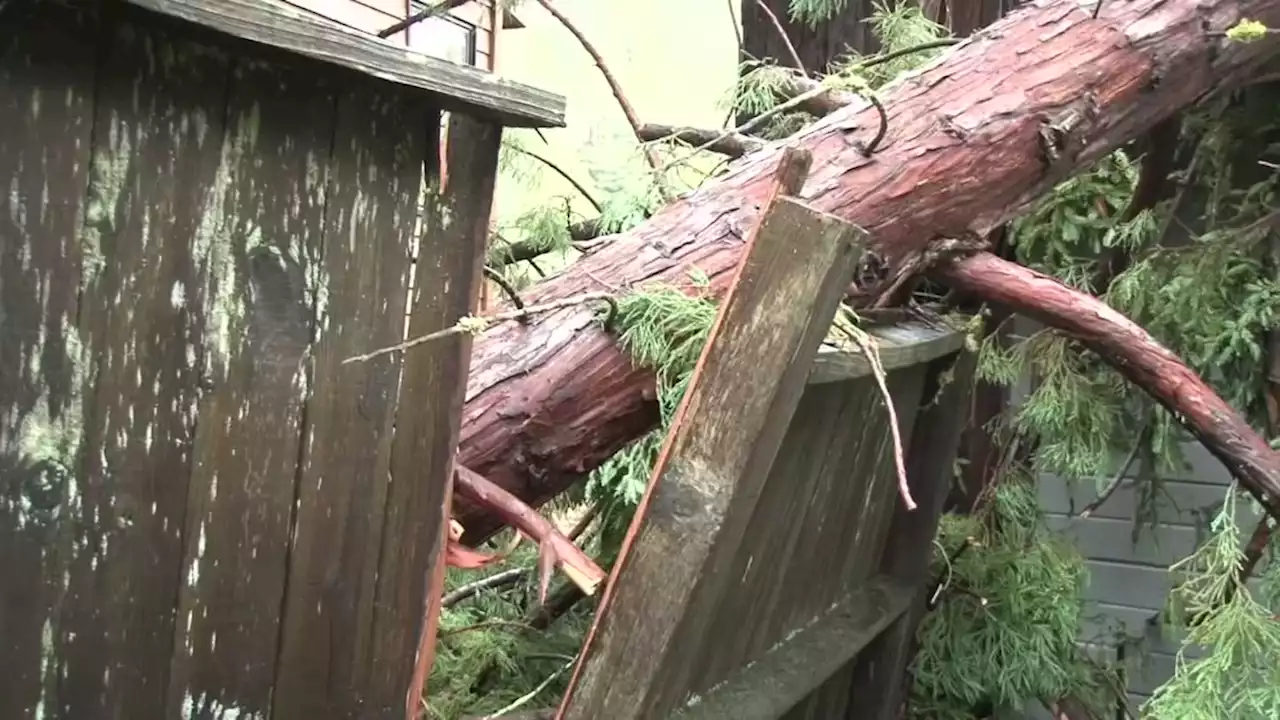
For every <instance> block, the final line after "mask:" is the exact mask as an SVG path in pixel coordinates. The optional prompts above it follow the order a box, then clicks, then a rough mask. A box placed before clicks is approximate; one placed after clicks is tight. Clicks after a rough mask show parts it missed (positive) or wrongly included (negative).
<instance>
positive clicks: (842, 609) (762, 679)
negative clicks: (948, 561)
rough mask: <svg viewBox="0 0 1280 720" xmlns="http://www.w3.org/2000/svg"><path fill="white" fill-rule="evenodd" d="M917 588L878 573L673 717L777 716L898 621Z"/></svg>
mask: <svg viewBox="0 0 1280 720" xmlns="http://www.w3.org/2000/svg"><path fill="white" fill-rule="evenodd" d="M912 597H913V592H912V591H911V590H910V589H909V588H908V587H906V586H904V585H902V584H900V583H897V582H894V581H893V580H890V579H888V578H886V577H883V576H879V577H874V578H871V579H868V581H867V582H866V584H864V585H862V586H860V587H858V588H856V589H855V590H853V591H851V592H850V593H849V594H847V595H845V596H844V598H842V599H841V601H840V602H838V603H836V605H835V606H833V607H832V608H831V609H830V610H828V611H827V612H826V613H824V614H822V615H821V616H819V617H817V618H814V620H813V621H812V622H810V623H809V624H808V625H806V626H804V627H803V628H801V629H799V630H797V631H795V632H794V633H792V634H790V635H788V637H787V639H785V640H783V641H782V642H780V643H778V644H777V645H775V646H773V647H772V648H770V649H769V651H768V652H766V653H765V654H764V655H763V656H762V657H760V658H759V659H757V660H755V661H753V662H752V663H751V664H750V665H747V666H746V667H744V668H742V669H741V670H739V671H738V672H737V673H735V674H734V675H732V676H730V677H729V678H728V679H727V680H725V681H724V682H722V683H720V684H719V685H716V686H715V687H713V688H711V689H710V690H707V691H706V692H703V693H699V694H698V695H695V696H694V697H693V698H690V700H689V701H688V702H687V703H686V704H685V706H684V707H683V708H681V709H680V710H678V711H677V712H675V713H674V714H672V716H671V717H672V720H721V719H722V718H735V720H775V719H776V718H779V717H783V716H784V715H785V714H786V712H787V711H788V710H790V709H791V708H793V707H795V706H796V705H797V704H798V703H799V702H800V701H802V700H803V699H804V698H806V697H807V696H809V694H810V693H812V692H813V691H814V690H816V689H817V688H818V687H819V686H821V685H822V683H824V682H826V680H827V679H828V678H830V677H831V676H832V675H834V674H835V673H836V672H838V671H839V670H840V668H842V667H844V666H845V665H846V664H847V663H848V662H849V661H850V660H851V659H853V658H854V657H855V656H857V655H858V653H859V652H861V651H862V649H863V648H865V647H866V646H867V645H870V644H871V641H872V640H875V639H876V638H877V637H879V636H880V633H882V632H884V631H885V630H886V629H887V628H888V627H889V625H890V624H891V623H892V622H893V621H894V620H897V619H898V617H900V616H901V615H902V614H903V613H904V612H905V611H906V609H907V607H908V606H909V605H910V604H911V598H912Z"/></svg>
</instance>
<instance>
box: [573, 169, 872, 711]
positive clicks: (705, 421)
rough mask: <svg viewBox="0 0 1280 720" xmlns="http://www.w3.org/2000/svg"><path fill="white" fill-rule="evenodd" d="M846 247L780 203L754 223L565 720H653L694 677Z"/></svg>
mask: <svg viewBox="0 0 1280 720" xmlns="http://www.w3.org/2000/svg"><path fill="white" fill-rule="evenodd" d="M784 157H785V156H784ZM785 162H786V161H785V160H784V163H785ZM856 234H857V233H856V232H855V229H854V228H853V227H852V226H848V225H845V224H843V223H841V222H839V221H835V220H834V219H833V218H830V217H829V216H825V215H821V214H819V213H815V212H813V211H812V210H810V209H808V208H805V207H804V206H802V205H799V204H796V203H794V202H792V201H790V200H786V199H778V200H776V201H775V202H774V203H773V204H772V205H771V207H770V208H768V209H766V210H765V212H764V214H763V220H762V222H761V224H760V225H759V226H758V227H757V228H756V229H755V232H754V233H753V234H752V237H751V240H750V241H749V243H750V244H749V247H748V250H747V252H746V255H745V258H744V260H743V263H742V265H741V266H740V268H739V270H738V275H737V277H736V278H735V282H734V285H733V286H732V288H731V289H730V291H729V294H728V297H727V298H726V299H725V301H724V304H723V306H722V307H721V310H720V313H719V314H718V316H717V321H716V326H715V327H714V328H713V329H712V332H711V336H710V340H709V341H708V344H707V347H706V349H705V350H704V352H703V356H702V359H701V360H700V362H699V366H698V369H697V370H695V373H694V378H693V380H692V383H691V386H690V389H689V391H688V393H687V395H686V397H685V401H684V403H683V405H682V407H681V411H680V413H679V414H678V415H677V418H676V421H675V423H674V430H673V431H672V433H671V435H670V436H669V439H668V442H667V446H666V447H665V448H664V451H663V455H662V457H661V458H660V459H659V461H658V466H657V468H656V469H655V473H654V474H655V477H654V480H653V481H652V483H651V487H650V490H649V492H648V493H647V496H646V498H645V501H644V502H643V503H642V506H641V510H640V512H639V513H638V517H637V520H636V521H635V523H633V526H632V531H631V535H630V537H629V538H628V543H627V544H628V545H629V546H630V547H624V550H623V554H622V557H621V558H620V559H619V561H618V565H619V568H618V569H615V573H614V577H613V579H612V581H611V583H610V586H609V589H608V590H607V591H606V595H605V598H604V599H603V600H602V603H601V609H600V611H599V612H598V613H597V620H596V624H595V627H594V628H593V630H592V635H591V636H590V637H588V640H587V642H586V644H585V645H584V650H583V653H584V655H583V660H582V661H580V664H579V669H578V673H577V675H576V676H575V680H574V684H573V685H572V686H571V688H570V691H569V693H568V694H567V696H566V700H565V703H564V706H563V716H564V717H565V718H584V719H585V718H600V717H610V718H619V719H621V718H642V717H660V716H664V715H665V714H666V713H668V712H670V711H672V710H674V709H675V708H676V707H677V706H678V705H679V704H681V703H682V702H683V701H684V699H685V698H686V697H687V695H688V693H689V692H690V691H691V690H692V689H693V688H691V687H690V681H691V680H692V679H693V678H692V677H691V670H692V669H693V668H692V666H693V665H694V664H695V663H696V662H697V660H698V653H699V648H701V647H702V646H703V644H704V643H706V642H708V641H709V640H710V637H709V635H708V631H709V628H710V621H711V620H712V618H713V617H714V615H715V613H717V612H718V606H719V603H720V602H722V600H723V598H724V597H725V595H726V593H727V592H729V591H730V589H731V584H732V583H733V581H734V580H735V579H734V578H731V577H729V576H728V572H727V570H728V568H729V566H730V565H731V564H732V560H733V558H734V557H735V556H736V555H737V553H738V552H739V551H740V550H741V545H742V541H743V537H744V535H745V534H746V532H747V525H748V522H749V521H750V519H751V516H752V513H753V511H754V508H755V507H756V503H757V501H758V499H759V496H760V493H761V491H762V490H763V488H764V485H765V481H766V479H767V476H768V474H769V468H770V466H771V465H772V464H773V462H774V458H775V455H776V453H777V452H778V449H779V447H780V446H781V445H782V442H783V439H784V435H785V432H786V429H787V427H788V426H789V425H790V424H791V420H792V416H793V413H794V412H795V409H796V406H797V404H798V403H799V400H800V397H801V395H802V394H803V392H804V388H805V382H804V381H805V377H806V376H807V375H808V371H809V360H808V359H809V358H811V357H812V356H813V353H814V352H816V351H817V348H818V345H819V344H820V342H821V338H822V335H823V334H825V331H826V328H827V327H828V325H829V323H830V319H831V317H832V315H833V314H834V312H835V307H836V303H837V301H838V295H839V285H840V284H841V283H842V282H847V278H848V277H849V276H850V275H849V273H850V272H851V270H852V263H854V262H855V261H856V258H857V255H858V253H857V252H856V251H855V245H854V242H855V236H856ZM797 358H799V361H797ZM745 377H750V378H752V381H751V382H750V383H744V381H743V378H745ZM695 413H696V414H695ZM686 423H687V424H686ZM612 597H616V603H617V604H616V605H613V604H611V602H610V601H611V599H612Z"/></svg>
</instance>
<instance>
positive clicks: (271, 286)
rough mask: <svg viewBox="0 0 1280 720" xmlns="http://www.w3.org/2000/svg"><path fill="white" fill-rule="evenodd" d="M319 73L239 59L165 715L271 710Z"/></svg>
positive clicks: (316, 219) (207, 232)
mask: <svg viewBox="0 0 1280 720" xmlns="http://www.w3.org/2000/svg"><path fill="white" fill-rule="evenodd" d="M312 70H313V69H312V68H297V67H287V66H281V65H268V64H266V63H263V62H261V61H257V60H252V59H244V60H241V61H239V62H238V63H237V65H236V67H235V69H234V70H233V74H232V79H231V94H230V100H229V108H228V112H227V118H228V119H227V132H226V137H225V140H224V141H223V144H222V148H221V165H220V167H219V170H218V175H217V185H216V187H215V188H213V190H212V192H211V193H210V195H209V197H208V198H207V199H206V204H205V207H204V209H203V222H202V224H201V228H200V236H199V245H200V246H201V247H206V248H208V255H207V256H206V258H205V260H204V264H203V266H202V268H201V277H200V280H201V287H200V289H199V292H198V293H197V294H196V295H195V296H193V298H192V302H195V303H199V304H201V305H202V306H203V307H204V308H206V310H207V312H210V313H211V315H212V317H211V318H210V319H211V320H212V321H213V323H214V326H213V328H212V329H215V330H216V332H217V333H218V336H217V345H218V355H217V356H216V357H215V358H214V360H215V363H214V366H213V368H212V375H211V377H210V378H209V381H210V385H211V388H212V389H211V390H210V391H209V392H208V394H207V395H206V396H205V397H204V398H203V399H202V402H201V405H200V411H199V420H198V423H197V430H196V440H195V442H196V448H195V455H194V456H195V468H194V471H193V475H192V481H191V492H190V495H189V498H188V510H187V521H186V528H187V529H186V532H187V537H188V538H189V541H188V543H187V550H186V557H185V560H184V573H183V577H184V581H185V582H184V586H183V591H182V594H181V598H180V602H179V606H178V628H177V638H176V640H175V642H174V655H173V665H172V671H171V676H170V690H169V697H168V703H169V704H168V717H182V718H186V719H188V720H204V719H206V718H208V719H213V718H223V717H226V716H227V715H234V716H235V717H238V718H265V717H267V716H268V711H269V710H270V705H271V692H272V683H273V680H274V674H275V665H276V651H277V643H278V639H279V634H280V613H281V609H282V598H283V596H284V585H285V569H286V567H287V565H286V563H287V554H288V550H289V544H290V520H291V517H292V511H293V503H294V490H295V476H296V474H297V468H298V461H299V448H298V446H299V443H300V438H301V434H302V432H303V417H304V413H303V409H304V402H305V400H306V390H307V385H306V380H307V378H306V375H305V373H306V371H307V369H308V368H307V365H306V362H305V361H306V356H307V354H308V353H309V350H310V347H309V346H310V344H311V340H312V334H313V331H314V328H313V325H314V323H315V319H316V316H315V311H316V302H317V300H316V299H317V297H318V296H319V294H320V292H319V291H320V289H321V288H319V287H318V285H317V281H318V280H319V273H317V270H318V265H319V260H320V257H319V256H320V250H321V246H322V245H321V241H322V232H323V220H324V200H325V193H326V180H327V175H328V172H327V171H328V158H329V152H330V146H331V144H332V141H333V118H334V108H335V104H334V98H333V96H332V95H331V93H330V90H329V89H328V87H327V86H326V85H324V84H322V82H320V81H318V80H317V79H316V77H315V75H314V72H313V71H312Z"/></svg>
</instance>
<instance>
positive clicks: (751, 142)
mask: <svg viewBox="0 0 1280 720" xmlns="http://www.w3.org/2000/svg"><path fill="white" fill-rule="evenodd" d="M637 135H639V137H640V139H641V140H643V141H645V142H655V141H658V140H666V139H668V138H670V139H673V140H678V141H680V142H682V143H686V144H688V145H698V146H702V147H705V148H706V149H707V150H710V151H711V152H713V153H719V154H721V155H727V156H729V157H733V158H737V157H742V156H743V155H746V154H747V153H753V152H755V151H757V150H759V149H761V148H763V147H764V141H763V140H760V139H759V138H753V137H748V136H746V135H739V134H737V133H729V134H728V135H726V134H725V132H724V131H723V130H716V129H709V128H695V127H677V126H674V125H658V124H655V123H645V124H644V125H641V126H640V129H639V131H637Z"/></svg>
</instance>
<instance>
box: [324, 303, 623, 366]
mask: <svg viewBox="0 0 1280 720" xmlns="http://www.w3.org/2000/svg"><path fill="white" fill-rule="evenodd" d="M591 302H603V303H608V305H609V311H610V318H612V317H614V316H616V315H617V308H618V305H617V302H615V301H614V299H613V296H612V295H610V294H609V293H601V292H594V293H583V294H581V295H574V296H573V297H567V298H562V299H560V300H555V301H552V302H549V303H543V304H541V305H528V306H526V307H523V308H521V309H519V310H509V311H507V312H500V313H496V314H494V315H487V316H483V317H473V316H470V315H468V316H466V317H464V318H462V319H461V320H459V321H458V322H457V324H455V325H451V326H449V327H447V328H445V329H443V330H437V331H435V332H433V333H427V334H426V335H422V336H420V337H416V338H412V339H410V340H406V341H404V342H402V343H397V344H395V345H391V346H390V347H384V348H380V349H378V350H374V351H373V352H369V353H365V354H364V355H354V356H352V357H349V358H347V359H346V360H343V361H342V364H343V365H349V364H351V363H356V362H367V361H369V360H372V359H374V358H377V357H382V356H383V355H390V354H391V353H396V352H402V351H404V350H408V349H410V348H413V347H417V346H418V345H421V344H423V343H428V342H431V341H432V340H439V339H440V338H446V337H451V336H453V335H461V334H463V333H472V334H476V333H480V332H483V331H484V330H485V329H486V328H488V327H489V326H490V325H492V324H494V323H499V322H505V321H507V320H518V319H520V318H522V317H527V316H529V315H533V314H535V313H544V312H552V311H555V310H563V309H564V308H568V307H574V306H576V305H585V304H587V303H591ZM607 324H608V320H606V325H607Z"/></svg>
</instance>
